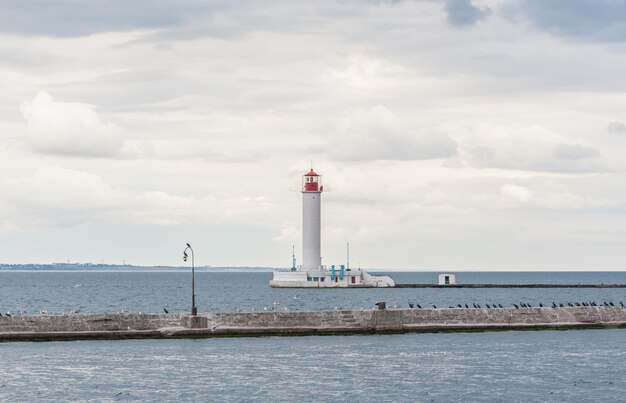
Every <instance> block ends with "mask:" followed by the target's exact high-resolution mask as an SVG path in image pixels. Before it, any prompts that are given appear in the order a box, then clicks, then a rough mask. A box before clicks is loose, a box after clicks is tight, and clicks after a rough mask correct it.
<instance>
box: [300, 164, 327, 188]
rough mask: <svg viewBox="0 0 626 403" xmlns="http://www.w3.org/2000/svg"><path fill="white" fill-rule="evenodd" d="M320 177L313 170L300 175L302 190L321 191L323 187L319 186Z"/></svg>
mask: <svg viewBox="0 0 626 403" xmlns="http://www.w3.org/2000/svg"><path fill="white" fill-rule="evenodd" d="M321 182H322V177H321V176H320V175H319V174H317V173H316V172H315V171H313V168H311V171H310V172H308V173H307V174H305V175H304V176H302V191H303V192H321V191H322V190H324V187H323V186H321Z"/></svg>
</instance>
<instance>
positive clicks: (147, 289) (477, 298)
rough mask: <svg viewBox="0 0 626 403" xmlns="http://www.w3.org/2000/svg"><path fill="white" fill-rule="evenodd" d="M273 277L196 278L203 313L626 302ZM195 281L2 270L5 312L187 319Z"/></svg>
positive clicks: (603, 279)
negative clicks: (316, 284) (289, 282)
mask: <svg viewBox="0 0 626 403" xmlns="http://www.w3.org/2000/svg"><path fill="white" fill-rule="evenodd" d="M391 275H392V276H393V277H394V279H395V280H396V282H398V283H430V282H434V281H435V280H436V276H437V273H424V272H421V273H406V272H405V273H392V274H391ZM271 276H272V274H271V273H263V272H261V273H259V272H243V273H242V272H199V273H196V305H197V306H198V309H199V311H200V312H206V311H222V312H232V311H236V310H242V311H251V310H255V311H259V310H263V309H264V308H271V307H272V306H273V305H274V302H278V303H279V304H277V307H278V309H281V310H282V309H285V308H287V309H288V310H319V309H322V310H332V309H335V308H369V307H372V306H373V304H374V303H375V302H376V301H381V300H383V301H386V302H387V303H388V305H389V306H394V305H398V306H400V307H407V306H408V301H412V302H415V303H419V304H421V305H422V306H431V305H433V304H434V305H437V306H438V307H444V306H450V305H453V306H456V304H466V303H468V304H470V305H471V304H472V303H478V304H481V305H483V306H484V304H485V303H488V304H501V305H503V306H511V304H512V303H519V302H520V301H523V302H528V303H530V304H532V305H537V304H538V303H539V302H543V303H544V304H546V303H549V304H551V303H552V301H555V302H557V303H558V302H564V303H565V302H568V301H571V302H575V301H592V300H595V301H598V302H599V301H605V300H606V301H609V300H612V301H614V302H617V301H626V295H625V294H626V289H623V288H617V289H616V288H614V289H603V288H591V289H577V288H570V289H567V288H566V289H563V288H555V289H523V288H520V289H468V288H454V289H371V288H370V289H308V290H307V289H273V288H270V287H269V286H268V282H269V280H270V279H271ZM457 281H459V282H464V283H573V284H577V283H626V272H600V273H590V272H582V273H580V272H568V273H545V272H542V273H529V272H524V273H519V272H517V273H504V272H497V273H459V274H458V275H457ZM190 306H191V275H190V273H186V272H149V271H140V272H98V271H92V272H13V271H0V312H6V311H11V312H20V311H26V312H29V313H30V314H36V313H38V312H40V311H41V310H46V311H47V312H48V313H62V312H71V311H76V310H78V311H81V312H119V311H122V310H124V311H129V312H162V311H163V308H167V309H168V310H170V311H171V312H177V311H178V312H186V311H188V310H189V309H190Z"/></svg>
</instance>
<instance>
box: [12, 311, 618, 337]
mask: <svg viewBox="0 0 626 403" xmlns="http://www.w3.org/2000/svg"><path fill="white" fill-rule="evenodd" d="M625 327H626V308H623V307H605V306H598V307H567V308H520V309H514V308H490V309H487V308H432V309H382V310H378V309H360V310H346V311H315V312H284V311H283V312H239V313H208V314H199V315H198V316H197V317H192V316H190V315H185V314H140V313H123V314H73V315H41V316H13V317H6V316H3V317H1V318H0V341H20V340H21V341H52V340H79V339H132V338H176V337H179V338H182V337H237V336H272V335H281V336H304V335H331V334H332V335H338V334H378V333H408V332H450V331H490V330H539V329H581V328H583V329H585V328H587V329H588V328H625Z"/></svg>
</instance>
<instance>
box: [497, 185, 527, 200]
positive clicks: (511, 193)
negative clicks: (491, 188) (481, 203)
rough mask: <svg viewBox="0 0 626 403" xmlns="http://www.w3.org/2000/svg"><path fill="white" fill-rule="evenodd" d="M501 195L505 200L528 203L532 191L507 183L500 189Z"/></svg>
mask: <svg viewBox="0 0 626 403" xmlns="http://www.w3.org/2000/svg"><path fill="white" fill-rule="evenodd" d="M500 195H501V196H502V198H503V199H504V200H511V201H514V202H521V203H528V201H529V200H530V196H531V193H530V190H528V189H527V188H525V187H524V186H517V185H512V184H509V183H507V184H506V185H504V186H502V187H501V188H500Z"/></svg>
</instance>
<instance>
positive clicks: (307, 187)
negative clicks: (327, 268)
mask: <svg viewBox="0 0 626 403" xmlns="http://www.w3.org/2000/svg"><path fill="white" fill-rule="evenodd" d="M321 179H322V177H321V176H320V175H318V174H317V173H315V172H314V171H313V168H311V171H310V172H309V173H307V174H305V175H303V176H302V270H304V271H320V270H321V269H322V255H321V218H322V217H321V213H322V191H324V187H323V186H322V184H321Z"/></svg>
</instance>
